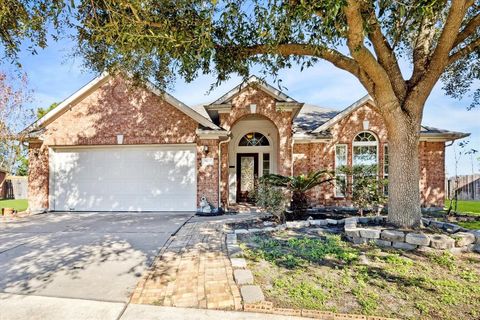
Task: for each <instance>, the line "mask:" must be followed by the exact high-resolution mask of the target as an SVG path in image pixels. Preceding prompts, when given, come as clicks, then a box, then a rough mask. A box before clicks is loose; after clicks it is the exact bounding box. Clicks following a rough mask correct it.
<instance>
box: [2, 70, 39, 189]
mask: <svg viewBox="0 0 480 320" xmlns="http://www.w3.org/2000/svg"><path fill="white" fill-rule="evenodd" d="M30 96H31V92H30V91H29V90H28V88H27V78H26V76H24V75H23V76H21V77H20V79H19V81H17V79H15V77H13V76H9V75H7V74H6V73H3V72H0V168H2V169H5V170H7V171H8V172H13V170H14V168H15V164H16V161H17V159H18V157H19V156H20V155H21V152H22V141H23V140H24V138H25V136H24V135H25V133H23V132H21V130H22V129H23V128H25V127H26V126H27V125H28V124H30V123H31V122H32V121H33V111H32V110H31V109H29V107H27V105H26V104H27V102H29V101H30ZM2 183H3V181H0V184H2Z"/></svg>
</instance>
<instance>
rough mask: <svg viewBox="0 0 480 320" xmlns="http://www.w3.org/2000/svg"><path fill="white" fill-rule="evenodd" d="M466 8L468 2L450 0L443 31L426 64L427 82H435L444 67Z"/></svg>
mask: <svg viewBox="0 0 480 320" xmlns="http://www.w3.org/2000/svg"><path fill="white" fill-rule="evenodd" d="M467 9H468V3H466V1H465V0H452V2H451V7H450V10H449V12H448V16H447V20H446V22H445V26H444V27H443V31H442V33H441V35H440V38H439V39H438V42H437V47H436V48H435V51H434V52H433V55H432V58H431V60H430V63H429V65H428V67H429V68H428V71H427V73H426V76H425V80H426V81H427V82H431V81H432V80H433V81H434V82H436V80H437V79H438V77H440V75H441V74H442V72H443V70H444V69H445V66H446V64H447V62H448V55H449V53H450V51H451V50H452V48H453V45H454V43H455V39H456V38H457V34H458V30H459V29H460V26H461V25H462V21H463V17H464V16H465V12H466V11H467ZM433 85H434V83H433V84H431V86H432V87H433ZM429 93H430V91H428V94H429Z"/></svg>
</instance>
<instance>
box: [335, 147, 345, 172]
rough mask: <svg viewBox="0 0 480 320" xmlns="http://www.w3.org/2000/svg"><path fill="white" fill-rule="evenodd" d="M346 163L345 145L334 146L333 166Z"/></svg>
mask: <svg viewBox="0 0 480 320" xmlns="http://www.w3.org/2000/svg"><path fill="white" fill-rule="evenodd" d="M346 165H347V146H346V145H337V146H335V168H338V167H341V166H346Z"/></svg>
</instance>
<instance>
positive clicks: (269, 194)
mask: <svg viewBox="0 0 480 320" xmlns="http://www.w3.org/2000/svg"><path fill="white" fill-rule="evenodd" d="M255 202H256V204H257V206H259V207H261V208H263V209H265V210H267V211H268V212H270V213H271V214H273V216H274V217H275V219H276V220H277V221H278V222H280V223H284V222H285V202H286V197H285V194H284V191H283V190H282V189H281V188H279V187H275V186H272V185H270V184H268V183H267V182H266V181H265V180H262V179H260V182H259V183H258V186H257V189H256V191H255Z"/></svg>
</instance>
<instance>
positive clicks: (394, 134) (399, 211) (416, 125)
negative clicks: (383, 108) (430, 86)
mask: <svg viewBox="0 0 480 320" xmlns="http://www.w3.org/2000/svg"><path fill="white" fill-rule="evenodd" d="M395 113H397V112H395ZM385 118H386V119H385V120H386V124H387V128H388V150H389V152H388V153H389V155H388V156H389V175H388V218H387V221H388V222H390V223H392V224H394V225H396V226H398V227H402V228H414V227H418V226H420V224H421V217H422V215H421V206H420V188H419V178H420V176H419V159H418V144H419V137H420V123H421V116H420V119H418V118H416V119H412V118H411V117H409V116H407V115H405V113H404V111H400V110H399V111H398V114H396V115H392V114H390V115H389V116H387V117H385Z"/></svg>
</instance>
